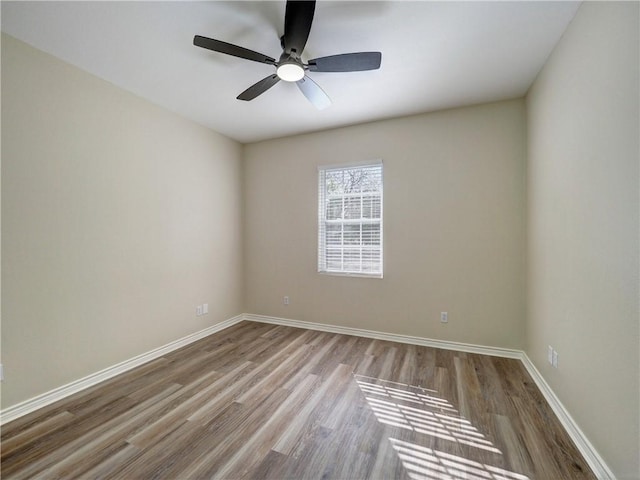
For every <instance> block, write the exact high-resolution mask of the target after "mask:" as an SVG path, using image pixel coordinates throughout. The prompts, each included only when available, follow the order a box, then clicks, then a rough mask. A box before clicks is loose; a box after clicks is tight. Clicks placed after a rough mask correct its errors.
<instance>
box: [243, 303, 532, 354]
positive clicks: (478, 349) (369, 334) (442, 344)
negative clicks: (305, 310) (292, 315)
mask: <svg viewBox="0 0 640 480" xmlns="http://www.w3.org/2000/svg"><path fill="white" fill-rule="evenodd" d="M244 319H245V320H249V321H251V322H261V323H272V324H275V325H284V326H287V327H296V328H305V329H307V330H319V331H322V332H330V333H341V334H343V335H353V336H356V337H366V338H375V339H378V340H387V341H390V342H398V343H408V344H410V345H420V346H423V347H433V348H442V349H444V350H455V351H458V352H466V353H479V354H482V355H491V356H493V357H505V358H517V359H520V358H522V351H521V350H512V349H508V348H499V347H485V346H481V345H473V344H469V343H458V342H448V341H445V340H432V339H429V338H423V337H412V336H410V335H399V334H396V333H387V332H378V331H375V330H363V329H361V328H351V327H340V326H337V325H327V324H325V323H313V322H303V321H300V320H291V319H289V318H278V317H269V316H266V315H254V314H251V313H245V315H244Z"/></svg>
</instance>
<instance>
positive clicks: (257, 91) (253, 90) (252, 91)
mask: <svg viewBox="0 0 640 480" xmlns="http://www.w3.org/2000/svg"><path fill="white" fill-rule="evenodd" d="M279 81H280V77H278V76H277V75H276V74H275V73H274V74H273V75H269V76H268V77H265V78H263V79H262V80H260V81H259V82H257V83H254V84H253V85H251V86H250V87H249V88H247V89H246V90H245V91H244V92H242V93H241V94H240V95H238V96H237V97H236V98H237V99H238V100H247V101H248V100H253V99H254V98H256V97H257V96H258V95H262V94H263V93H264V92H266V91H267V90H269V89H270V88H271V87H273V86H274V85H275V84H276V83H278V82H279Z"/></svg>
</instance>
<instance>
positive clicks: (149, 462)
mask: <svg viewBox="0 0 640 480" xmlns="http://www.w3.org/2000/svg"><path fill="white" fill-rule="evenodd" d="M1 447H2V463H1V467H2V477H3V478H5V479H10V478H64V479H66V478H119V479H151V478H168V479H191V478H193V479H196V478H260V479H262V478H264V479H266V478H272V479H286V478H295V479H298V478H300V479H301V478H318V479H320V478H322V479H366V478H370V479H383V478H388V479H426V480H445V479H447V480H449V479H450V480H461V479H484V480H492V479H494V480H526V479H529V480H534V479H538V480H560V479H573V478H576V479H594V478H595V477H594V476H593V474H592V473H591V471H590V470H589V467H588V466H587V464H586V463H585V461H584V460H583V458H582V457H581V455H580V454H579V452H578V451H577V449H576V447H575V446H574V444H573V443H572V441H571V440H570V439H569V437H568V435H567V434H566V433H565V431H564V430H563V429H562V427H561V425H560V424H559V422H558V420H557V419H556V417H555V416H554V414H553V412H552V411H551V409H550V407H549V406H548V404H547V403H546V402H545V400H544V398H543V397H542V394H541V393H540V392H539V391H538V389H537V388H536V386H535V385H534V383H533V381H532V379H531V378H530V377H529V375H528V374H527V372H526V370H525V369H524V367H523V366H522V364H521V363H520V362H519V361H517V360H510V359H504V358H497V357H489V356H484V355H475V354H468V353H460V352H454V351H448V350H440V349H433V348H428V347H420V346H414V345H405V344H399V343H393V342H387V341H381V340H372V339H367V338H360V337H352V336H346V335H339V334H333V333H326V332H317V331H312V330H303V329H296V328H290V327H283V326H274V325H269V324H261V323H252V322H241V323H239V324H237V325H235V326H233V327H230V328H228V329H226V330H224V331H222V332H219V333H217V334H214V335H211V336H209V337H206V338H204V339H202V340H200V341H198V342H195V343H193V344H191V345H189V346H187V347H184V348H182V349H180V350H177V351H175V352H172V353H170V354H168V355H166V356H164V357H162V358H158V359H156V360H154V361H152V362H150V363H147V364H145V365H143V366H141V367H138V368H136V369H134V370H131V371H129V372H127V373H125V374H122V375H120V376H118V377H115V378H113V379H111V380H108V381H106V382H104V383H102V384H100V385H97V386H95V387H93V388H90V389H88V390H85V391H83V392H80V393H78V394H76V395H73V396H72V397H69V398H67V399H64V400H62V401H60V402H57V403H55V404H52V405H50V406H47V407H45V408H43V409H41V410H39V411H37V412H34V413H32V414H29V415H26V416H24V417H21V418H19V419H17V420H15V421H13V422H11V423H9V424H7V425H5V426H3V428H2V444H1Z"/></svg>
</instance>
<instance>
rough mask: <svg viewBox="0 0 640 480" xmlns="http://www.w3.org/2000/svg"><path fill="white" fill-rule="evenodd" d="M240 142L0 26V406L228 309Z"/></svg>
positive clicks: (237, 272)
mask: <svg viewBox="0 0 640 480" xmlns="http://www.w3.org/2000/svg"><path fill="white" fill-rule="evenodd" d="M241 153H242V149H241V146H240V145H239V144H237V143H236V142H234V141H231V140H229V139H227V138H225V137H223V136H221V135H218V134H216V133H214V132H212V131H210V130H208V129H206V128H204V127H201V126H198V125H196V124H194V123H192V122H190V121H187V120H185V119H183V118H181V117H179V116H177V115H174V114H171V113H169V112H167V111H165V110H163V109H161V108H159V107H156V106H154V105H151V104H150V103H148V102H146V101H144V100H142V99H140V98H138V97H135V96H133V95H131V94H129V93H126V92H124V91H122V90H120V89H118V88H116V87H114V86H112V85H111V84H109V83H107V82H104V81H102V80H99V79H97V78H96V77H93V76H91V75H88V74H87V73H84V72H82V71H80V70H78V69H76V68H75V67H72V66H70V65H68V64H65V63H63V62H61V61H59V60H57V59H55V58H53V57H51V56H48V55H46V54H44V53H42V52H39V51H37V50H34V49H33V48H31V47H29V46H27V45H26V44H23V43H21V42H18V41H17V40H15V39H13V38H11V37H8V36H5V35H3V36H2V169H3V171H2V233H3V235H2V260H3V261H2V287H3V291H2V362H3V363H4V366H5V376H6V380H5V382H4V385H3V392H2V394H3V395H2V406H3V408H4V407H7V406H11V405H14V404H16V403H18V402H20V401H22V400H25V399H28V398H30V397H33V396H35V395H37V394H41V393H43V392H47V391H49V390H51V389H53V388H55V387H59V386H61V385H64V384H66V383H68V382H70V381H73V380H76V379H78V378H81V377H83V376H86V375H88V374H91V373H94V372H97V371H99V370H101V369H103V368H106V367H109V366H112V365H114V364H116V363H118V362H121V361H123V360H127V359H129V358H131V357H133V356H135V355H138V354H141V353H144V352H146V351H149V350H151V349H153V348H155V347H159V346H161V345H164V344H166V343H168V342H170V341H173V340H176V339H178V338H180V337H183V336H185V335H187V334H190V333H193V332H196V331H198V330H201V329H203V328H206V327H207V326H210V325H212V324H215V323H218V322H220V321H222V320H225V319H228V318H230V317H232V316H234V315H237V314H239V313H241V312H242V283H241V275H242V257H241V255H242V252H241V248H240V245H241V233H242V232H241V221H240V217H241V214H242V197H241V191H240V189H241V183H242V182H241V175H242V171H241V165H242V163H241ZM202 303H208V304H209V309H210V310H209V311H210V313H209V314H208V315H206V316H202V317H196V316H195V307H196V305H198V304H202Z"/></svg>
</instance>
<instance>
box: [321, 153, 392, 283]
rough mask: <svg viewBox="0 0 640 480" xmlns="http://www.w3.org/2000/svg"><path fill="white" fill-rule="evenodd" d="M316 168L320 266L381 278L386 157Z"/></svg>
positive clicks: (345, 272) (349, 273) (335, 271)
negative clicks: (359, 162) (355, 163)
mask: <svg viewBox="0 0 640 480" xmlns="http://www.w3.org/2000/svg"><path fill="white" fill-rule="evenodd" d="M318 173H319V175H318V177H319V188H318V192H319V199H318V271H319V272H321V273H333V274H345V275H361V276H370V277H379V278H381V277H382V162H380V161H378V162H375V163H374V162H370V163H368V164H366V165H350V166H341V167H334V166H328V167H319V169H318Z"/></svg>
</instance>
